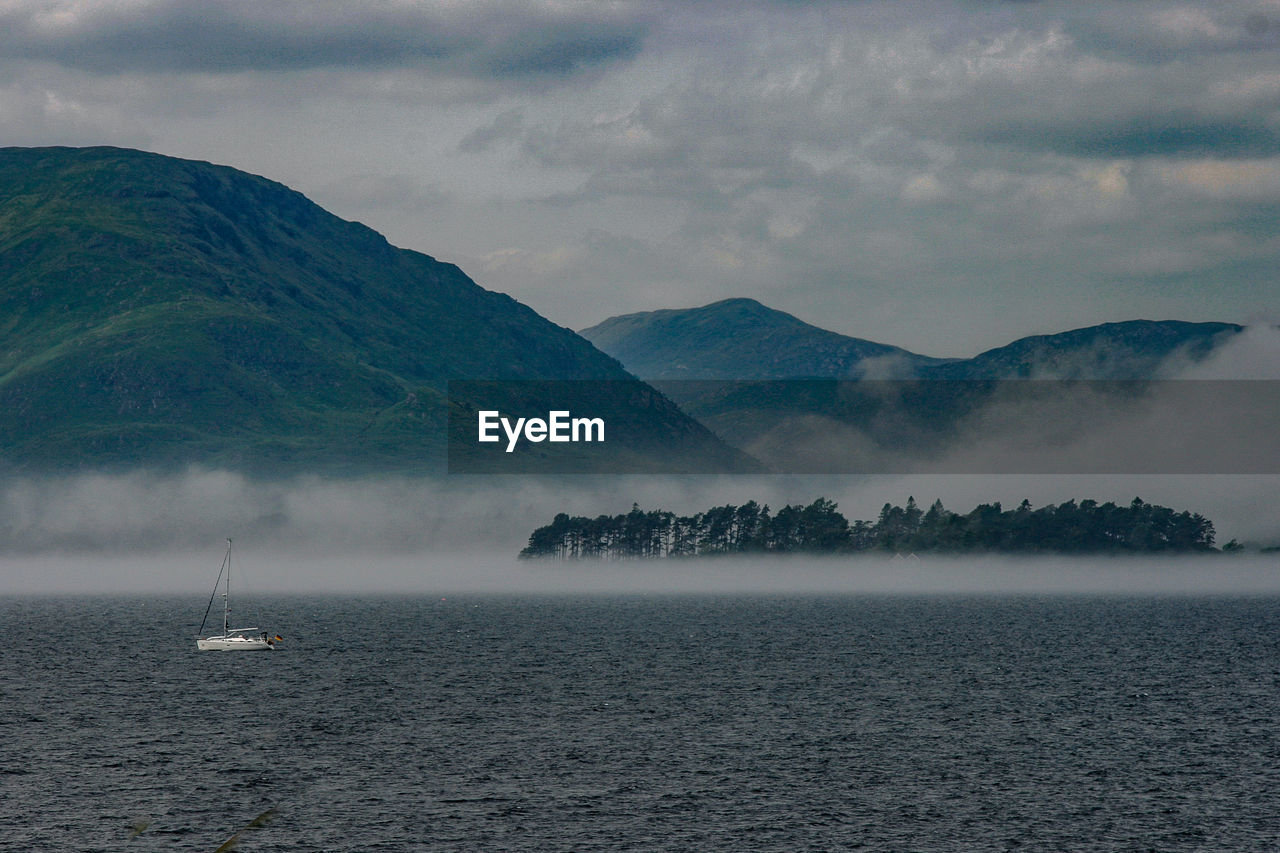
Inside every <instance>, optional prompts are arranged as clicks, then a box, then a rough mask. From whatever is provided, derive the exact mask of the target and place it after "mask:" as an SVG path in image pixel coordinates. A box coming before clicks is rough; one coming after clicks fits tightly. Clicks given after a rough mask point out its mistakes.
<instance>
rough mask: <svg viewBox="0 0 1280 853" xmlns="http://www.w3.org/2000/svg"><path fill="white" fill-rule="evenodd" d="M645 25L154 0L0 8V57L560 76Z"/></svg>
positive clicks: (536, 11)
mask: <svg viewBox="0 0 1280 853" xmlns="http://www.w3.org/2000/svg"><path fill="white" fill-rule="evenodd" d="M648 27H649V19H648V17H647V15H646V13H645V12H644V11H643V10H642V9H637V8H635V7H632V6H628V5H625V4H609V5H604V4H578V5H575V6H572V7H564V6H561V5H555V4H549V3H541V2H532V0H530V2H521V3H501V2H493V1H492V0H478V2H471V3H465V4H457V5H454V4H438V3H414V4H394V5H393V4H385V3H375V2H369V0H355V2H351V0H341V1H339V0H305V1H304V0H273V2H271V3H238V2H231V0H206V2H202V3H198V4H196V3H187V2H183V0H154V2H148V3H130V4H107V3H101V4H89V3H84V4H78V5H72V6H70V7H53V6H50V5H49V4H47V3H40V2H19V3H15V4H9V5H8V7H7V8H6V9H5V10H4V11H3V12H0V33H3V35H0V55H6V56H9V57H20V58H25V59H34V60H41V61H47V62H52V63H55V64H58V65H62V66H66V67H70V68H78V69H82V70H87V71H93V72H102V73H116V72H133V71H141V72H172V71H178V72H184V71H193V72H215V73H218V72H241V71H279V70H297V69H311V68H345V69H386V68H402V67H420V68H425V69H428V70H432V71H437V72H441V73H448V74H457V75H463V76H479V77H493V78H499V79H510V78H514V77H520V76H525V75H531V76H534V77H558V76H564V75H568V74H572V73H574V72H576V71H579V70H582V69H585V68H589V67H593V66H599V65H604V64H607V63H609V62H613V61H617V60H619V59H626V58H628V57H630V56H633V55H634V54H635V53H636V52H637V51H638V50H639V49H640V45H641V42H642V40H643V39H644V36H645V33H646V31H647V29H648Z"/></svg>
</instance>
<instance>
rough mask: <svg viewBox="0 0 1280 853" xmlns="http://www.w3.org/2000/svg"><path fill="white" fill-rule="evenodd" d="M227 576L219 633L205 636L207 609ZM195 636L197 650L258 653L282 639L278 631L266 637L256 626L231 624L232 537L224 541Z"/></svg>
mask: <svg viewBox="0 0 1280 853" xmlns="http://www.w3.org/2000/svg"><path fill="white" fill-rule="evenodd" d="M224 577H225V578H226V586H224V587H223V590H222V633H221V634H213V635H210V636H208V637H205V636H199V635H202V634H204V626H205V623H206V622H208V621H209V611H210V610H212V609H213V599H214V597H215V596H217V594H218V584H220V583H222V579H223V578H224ZM196 633H197V637H196V648H197V649H199V650H200V651H204V652H207V651H222V652H235V651H243V652H259V651H268V650H271V649H274V648H275V645H276V643H278V642H280V640H282V639H284V638H283V637H281V636H280V635H279V634H276V635H275V636H274V637H273V636H269V635H268V634H267V632H266V631H259V630H258V629H257V628H232V627H231V540H230V539H228V540H227V553H226V556H224V557H223V558H222V568H221V569H219V570H218V579H217V580H216V581H214V582H213V594H212V595H210V596H209V606H208V607H206V608H205V609H204V619H202V620H200V630H199V631H198V632H196Z"/></svg>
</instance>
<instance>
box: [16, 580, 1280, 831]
mask: <svg viewBox="0 0 1280 853" xmlns="http://www.w3.org/2000/svg"><path fill="white" fill-rule="evenodd" d="M203 603H204V602H203V600H201V601H200V602H198V605H199V606H198V607H197V606H196V604H195V603H193V600H192V599H191V598H190V597H181V598H177V597H175V598H159V597H155V598H145V597H134V598H124V597H8V598H3V599H0V629H2V633H3V637H4V642H5V649H4V652H3V656H2V657H0V668H2V670H3V675H4V677H3V682H2V683H0V689H2V691H3V692H2V694H0V707H2V708H3V715H2V716H0V849H3V850H23V851H33V850H42V851H43V850H49V851H61V850H67V851H161V850H163V851H173V850H194V851H208V853H212V851H214V850H215V849H217V848H218V847H219V845H221V844H223V843H224V842H226V841H227V840H228V839H229V838H231V837H232V836H233V834H235V833H236V832H237V831H239V830H241V829H242V828H243V827H245V826H246V825H248V824H249V823H250V822H251V821H253V820H254V819H255V818H257V817H258V816H260V815H264V814H265V817H264V818H263V820H262V821H261V823H262V824H263V825H262V826H261V827H260V828H255V829H250V830H247V831H246V832H245V833H244V834H243V836H242V843H241V844H240V847H239V848H238V849H240V850H242V851H419V850H461V851H502V850H537V851H544V850H545V851H592V850H600V851H617V850H646V851H648V850H688V851H799V850H815V851H830V850H872V851H876V850H884V851H910V850H919V851H985V850H1044V851H1066V850H1098V851H1117V850H1159V851H1193V850H1200V851H1203V850H1212V851H1227V850H1244V851H1264V850H1274V849H1278V847H1277V845H1280V727H1278V726H1277V725H1276V721H1277V720H1280V597H1276V596H1251V597H1238V598H1232V597H1216V596H1209V597H1196V596H1186V595H1184V596H1176V597H1165V598H1159V597H1133V596H1115V595H1113V596H1105V597H1088V596H1034V595H1025V596H1006V597H993V596H972V595H945V596H932V597H919V596H909V595H869V596H860V595H806V596H773V595H754V596H734V595H683V596H657V595H638V594H637V595H625V596H606V595H597V596H586V597H571V596H536V595H522V596H517V597H504V596H494V595H470V596H467V595H459V596H449V597H447V598H445V599H441V598H439V597H436V596H416V597H413V596H398V597H390V596H389V597H331V596H324V597H310V598H308V597H299V596H275V597H271V598H269V599H264V600H261V601H255V602H254V605H255V606H254V612H255V613H257V614H270V616H269V618H267V617H265V616H264V617H261V618H262V619H263V621H262V622H261V624H262V627H263V628H264V629H265V628H269V629H271V630H272V631H279V632H280V633H282V634H283V635H284V636H285V637H286V641H285V643H284V644H283V645H282V646H281V648H280V649H278V650H277V651H274V652H269V653H255V654H249V653H240V654H230V653H216V652H197V651H196V649H195V645H194V642H193V640H192V639H191V637H192V635H193V633H194V629H195V627H196V625H197V624H198V622H199V619H198V617H199V615H200V613H201V612H202V611H203ZM193 613H194V614H195V619H194V622H193ZM255 624H257V623H256V622H255ZM139 829H141V832H140V833H138V834H137V835H136V837H131V836H134V834H135V833H136V832H138V830H139Z"/></svg>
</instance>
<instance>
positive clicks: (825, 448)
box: [582, 299, 1266, 473]
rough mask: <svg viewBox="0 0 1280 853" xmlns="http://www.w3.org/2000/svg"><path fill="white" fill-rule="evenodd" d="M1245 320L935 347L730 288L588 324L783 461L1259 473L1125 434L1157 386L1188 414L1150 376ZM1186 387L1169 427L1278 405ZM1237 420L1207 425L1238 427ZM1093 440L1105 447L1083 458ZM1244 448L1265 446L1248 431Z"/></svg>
mask: <svg viewBox="0 0 1280 853" xmlns="http://www.w3.org/2000/svg"><path fill="white" fill-rule="evenodd" d="M1242 330H1243V327H1242V326H1237V325H1234V324H1230V323H1187V322H1180V321H1150V320H1133V321H1128V322H1121V323H1106V324H1102V325H1098V326H1091V327H1088V328H1083V329H1076V330H1073V331H1067V332H1062V333H1059V334H1052V335H1040V336H1035V337H1028V338H1023V339H1021V340H1017V341H1014V342H1013V343H1010V344H1008V345H1006V346H1002V347H998V348H996V349H992V350H988V351H987V352H983V353H981V354H979V355H977V356H974V357H972V358H932V357H928V356H922V355H919V354H916V353H912V352H909V351H907V350H904V349H901V348H898V347H894V346H890V345H887V344H882V343H877V342H874V341H867V340H862V339H859V338H853V337H849V336H846V335H841V334H838V333H836V332H831V331H828V330H826V329H822V328H818V327H816V326H813V325H810V324H808V323H805V322H803V321H801V320H799V319H798V318H796V317H794V316H792V315H790V314H786V313H784V312H782V311H777V310H775V309H772V308H769V307H767V306H765V305H762V304H760V303H759V302H756V301H755V300H751V299H729V300H724V301H721V302H716V303H713V304H711V305H706V306H702V307H699V308H690V309H684V310H660V311H650V312H644V313H639V314H628V315H624V316H620V317H613V318H610V319H608V320H605V321H604V322H602V323H600V324H598V325H596V326H593V327H591V328H589V329H584V330H583V331H582V335H583V336H584V337H585V338H587V339H588V340H590V341H592V342H593V343H594V344H595V345H596V346H598V347H599V348H600V349H602V350H604V351H605V352H607V353H609V354H611V355H613V356H615V357H617V358H618V359H619V360H620V361H621V362H622V363H623V364H624V365H625V366H626V367H627V368H628V369H629V370H631V371H633V372H634V373H635V374H636V375H637V376H640V377H641V378H643V379H645V380H647V381H649V382H651V383H653V384H654V385H655V386H656V387H658V388H659V389H660V390H661V391H662V392H663V393H664V394H666V395H667V396H669V397H670V398H671V399H672V400H675V401H676V402H677V403H678V404H679V405H680V406H681V408H683V409H684V410H685V411H686V412H688V413H689V414H691V415H693V416H694V417H695V418H697V419H698V420H699V421H701V422H702V423H704V424H706V425H707V426H708V427H710V428H711V429H712V430H714V431H715V432H716V434H717V435H719V436H721V437H722V438H724V439H725V440H726V441H728V442H729V443H731V444H733V445H734V446H736V447H740V448H742V449H743V450H744V451H745V452H747V453H750V454H751V455H752V456H753V457H754V458H756V459H758V460H760V461H761V462H762V463H763V464H764V465H766V466H767V467H769V468H770V469H772V470H775V471H787V472H797V473H798V472H813V473H823V472H836V471H845V472H860V473H875V472H880V473H903V472H906V471H925V470H928V471H935V472H948V473H973V472H983V473H989V472H999V473H1015V472H1024V471H1035V472H1042V471H1045V472H1047V471H1048V470H1062V471H1068V472H1083V471H1095V470H1096V471H1102V470H1121V469H1124V470H1130V471H1133V472H1141V473H1156V472H1163V471H1166V470H1172V469H1174V468H1177V469H1178V470H1186V468H1187V466H1192V467H1193V468H1194V470H1196V471H1202V470H1204V471H1213V470H1218V468H1220V467H1222V466H1224V465H1225V466H1227V467H1230V468H1232V470H1235V469H1237V468H1244V469H1247V467H1248V465H1249V463H1248V461H1247V458H1243V459H1242V458H1241V457H1240V456H1235V457H1232V458H1231V459H1230V461H1229V462H1228V461H1223V457H1222V454H1220V453H1219V452H1218V450H1217V448H1215V447H1213V446H1206V445H1205V444H1204V440H1203V439H1201V438H1199V437H1197V438H1196V439H1195V441H1194V442H1190V443H1184V444H1183V445H1181V446H1180V447H1178V448H1176V449H1174V450H1172V451H1171V452H1168V453H1165V454H1163V455H1161V454H1159V453H1157V452H1156V451H1155V450H1154V449H1153V448H1154V446H1155V445H1154V444H1153V443H1152V441H1150V437H1149V436H1147V437H1143V436H1141V435H1139V436H1133V435H1130V434H1127V433H1125V429H1126V428H1127V426H1126V425H1127V424H1128V423H1129V422H1131V421H1133V420H1134V419H1135V417H1137V416H1138V415H1139V413H1141V412H1146V411H1149V410H1151V409H1152V407H1153V399H1154V397H1153V395H1154V394H1155V393H1156V392H1160V393H1161V394H1162V398H1163V400H1164V402H1165V403H1167V404H1168V405H1165V406H1164V407H1163V409H1162V411H1165V412H1175V411H1179V409H1178V408H1177V407H1174V406H1173V404H1172V401H1171V399H1170V395H1169V394H1168V393H1167V392H1168V391H1169V390H1170V389H1171V388H1173V386H1170V385H1169V384H1168V383H1160V382H1151V381H1150V380H1153V379H1156V380H1158V379H1164V378H1174V377H1176V376H1177V375H1178V374H1179V373H1180V372H1181V371H1182V370H1184V369H1185V368H1186V367H1187V366H1189V365H1192V364H1195V363H1197V362H1200V361H1203V360H1204V359H1205V358H1206V357H1208V356H1209V355H1210V354H1212V353H1213V352H1215V351H1217V350H1218V349H1219V348H1220V347H1222V346H1223V345H1224V344H1225V343H1227V342H1228V341H1230V340H1231V339H1232V338H1233V337H1234V336H1235V335H1237V334H1239V333H1240V332H1241V331H1242ZM1025 380H1033V381H1025ZM1034 380H1040V381H1034ZM1175 393H1176V395H1177V396H1178V406H1180V407H1181V410H1182V415H1181V416H1176V415H1175V416H1170V415H1167V414H1166V415H1162V416H1161V418H1160V419H1159V420H1158V423H1159V427H1158V428H1156V432H1159V433H1165V434H1179V435H1180V436H1182V433H1179V430H1180V429H1181V430H1184V431H1191V430H1192V429H1194V428H1197V427H1199V426H1203V424H1202V423H1201V421H1199V420H1198V419H1200V418H1203V417H1204V412H1205V410H1211V409H1213V408H1214V403H1215V402H1216V403H1217V404H1225V405H1227V406H1228V407H1238V406H1240V405H1241V404H1242V403H1243V404H1247V405H1248V406H1251V407H1255V408H1256V407H1257V406H1259V405H1262V406H1264V407H1265V405H1266V404H1265V403H1260V402H1258V401H1257V400H1250V399H1242V397H1240V396H1237V397H1233V398H1231V399H1224V398H1223V397H1222V395H1223V394H1226V395H1228V396H1229V395H1230V394H1233V393H1234V394H1241V395H1244V394H1247V393H1249V392H1247V391H1241V389H1230V388H1229V387H1228V386H1222V387H1221V388H1217V389H1207V390H1206V389H1205V388H1203V387H1202V386H1197V385H1195V384H1194V383H1192V384H1185V383H1183V384H1180V385H1179V386H1178V387H1177V388H1176V389H1175ZM1214 394H1217V395H1218V396H1217V397H1214V396H1213V395H1214ZM1254 396H1255V397H1256V395H1254ZM1264 399H1265V398H1264ZM1239 420H1240V419H1236V421H1239ZM1223 426H1224V425H1222V424H1218V425H1216V428H1215V429H1216V432H1215V430H1207V429H1201V430H1200V432H1201V433H1202V434H1204V435H1213V434H1219V435H1226V434H1227V432H1226V431H1225V430H1224V429H1222V427H1223ZM1227 426H1229V427H1232V428H1238V424H1237V423H1234V422H1233V423H1231V424H1228V425H1227ZM1082 441H1093V442H1095V445H1099V446H1095V447H1094V449H1092V450H1090V451H1083V452H1079V453H1075V455H1074V456H1073V455H1071V452H1070V450H1071V448H1073V447H1074V446H1076V445H1077V444H1079V443H1080V442H1082ZM1239 444H1240V446H1241V447H1242V448H1249V447H1253V446H1255V444H1253V443H1250V439H1249V437H1247V436H1245V437H1243V440H1242V441H1241V442H1240V443H1239ZM978 446H980V447H981V448H982V449H981V452H980V453H975V452H974V447H978ZM1190 446H1194V447H1195V448H1196V450H1195V452H1194V453H1190V452H1188V451H1187V449H1186V448H1187V447H1190ZM1015 447H1017V448H1020V450H1021V451H1022V455H1021V457H1018V456H1017V455H1016V454H1014V453H1012V452H1011V451H1012V449H1013V448H1015ZM1121 448H1123V449H1121ZM1245 456H1246V457H1247V450H1246V451H1245ZM1196 466H1199V467H1196Z"/></svg>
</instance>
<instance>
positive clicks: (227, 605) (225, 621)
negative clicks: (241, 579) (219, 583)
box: [222, 538, 231, 637]
mask: <svg viewBox="0 0 1280 853" xmlns="http://www.w3.org/2000/svg"><path fill="white" fill-rule="evenodd" d="M230 619H231V539H229V538H228V539H227V591H226V592H224V593H223V594H222V636H224V637H225V636H227V631H228V626H229V625H230Z"/></svg>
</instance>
